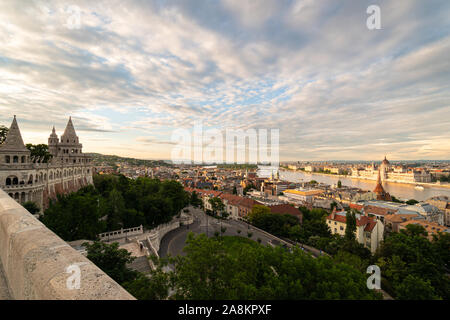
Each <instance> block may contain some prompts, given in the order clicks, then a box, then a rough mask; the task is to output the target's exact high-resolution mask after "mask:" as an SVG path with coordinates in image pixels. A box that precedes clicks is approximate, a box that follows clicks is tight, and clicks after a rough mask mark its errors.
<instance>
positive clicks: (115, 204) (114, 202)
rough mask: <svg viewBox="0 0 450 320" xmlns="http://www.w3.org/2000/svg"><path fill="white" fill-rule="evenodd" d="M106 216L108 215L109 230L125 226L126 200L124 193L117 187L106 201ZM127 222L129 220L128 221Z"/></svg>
mask: <svg viewBox="0 0 450 320" xmlns="http://www.w3.org/2000/svg"><path fill="white" fill-rule="evenodd" d="M105 207H106V217H107V220H106V222H107V228H108V230H110V231H112V230H118V229H120V228H121V227H123V225H124V222H123V218H124V217H125V211H126V209H125V200H124V199H123V197H122V194H121V193H120V192H119V191H117V189H113V190H112V191H111V192H110V193H109V197H108V200H107V203H106V206H105ZM126 222H127V224H128V222H129V221H126ZM134 227H137V226H134Z"/></svg>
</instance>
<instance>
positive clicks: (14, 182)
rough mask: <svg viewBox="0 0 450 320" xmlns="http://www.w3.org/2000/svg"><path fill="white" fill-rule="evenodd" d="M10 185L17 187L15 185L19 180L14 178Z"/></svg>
mask: <svg viewBox="0 0 450 320" xmlns="http://www.w3.org/2000/svg"><path fill="white" fill-rule="evenodd" d="M12 184H13V185H14V186H17V185H18V184H19V179H18V178H17V177H14V178H13V181H12Z"/></svg>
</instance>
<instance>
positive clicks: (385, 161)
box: [382, 156, 389, 165]
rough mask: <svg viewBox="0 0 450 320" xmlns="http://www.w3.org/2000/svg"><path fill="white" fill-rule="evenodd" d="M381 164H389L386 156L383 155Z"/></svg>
mask: <svg viewBox="0 0 450 320" xmlns="http://www.w3.org/2000/svg"><path fill="white" fill-rule="evenodd" d="M382 164H387V165H388V164H389V161H388V160H387V159H386V156H384V160H383V162H382Z"/></svg>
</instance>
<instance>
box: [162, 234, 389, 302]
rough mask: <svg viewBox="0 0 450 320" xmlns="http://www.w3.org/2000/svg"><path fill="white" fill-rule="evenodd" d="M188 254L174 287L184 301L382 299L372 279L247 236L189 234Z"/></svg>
mask: <svg viewBox="0 0 450 320" xmlns="http://www.w3.org/2000/svg"><path fill="white" fill-rule="evenodd" d="M186 243H187V246H186V247H185V249H184V251H185V253H186V254H185V255H184V256H178V257H176V258H175V259H174V260H173V264H174V271H171V272H170V273H171V275H170V277H171V286H172V287H173V289H174V290H175V295H174V298H175V299H183V300H235V299H239V300H261V299H264V300H265V299H269V300H270V299H283V300H287V299H289V300H291V299H295V300H306V299H313V300H317V299H380V298H381V297H380V295H379V294H378V293H376V292H374V291H373V290H369V289H368V288H367V286H366V279H367V276H366V274H365V273H362V272H360V271H358V270H357V269H355V268H354V267H352V266H350V265H348V264H345V263H339V262H334V261H333V260H331V259H330V258H328V257H320V258H317V259H314V258H312V257H311V256H310V255H308V254H305V253H304V252H303V251H302V250H300V249H298V248H293V250H292V252H290V251H289V250H285V249H284V248H281V247H277V248H272V247H270V246H263V245H260V244H258V243H257V242H254V241H251V240H249V239H246V238H242V237H221V238H207V237H206V235H204V234H200V235H198V236H194V235H193V234H192V233H191V234H189V235H188V239H187V242H186Z"/></svg>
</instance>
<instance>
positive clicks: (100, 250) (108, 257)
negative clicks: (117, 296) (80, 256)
mask: <svg viewBox="0 0 450 320" xmlns="http://www.w3.org/2000/svg"><path fill="white" fill-rule="evenodd" d="M83 246H84V247H86V250H87V258H88V259H89V260H91V261H92V262H93V263H94V264H95V265H96V266H97V267H99V268H100V269H102V270H103V271H104V272H105V273H106V274H107V275H109V276H110V277H111V278H113V279H114V280H115V281H117V282H118V283H119V284H122V283H125V282H129V281H133V280H134V279H136V277H137V275H138V273H137V272H136V271H133V270H130V269H128V267H127V264H128V263H131V262H133V260H134V259H135V258H134V257H132V256H131V253H130V252H128V251H127V250H126V249H119V244H118V243H117V242H114V243H112V244H106V243H103V242H99V241H96V242H94V243H92V244H90V243H88V242H85V243H84V244H83Z"/></svg>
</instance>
